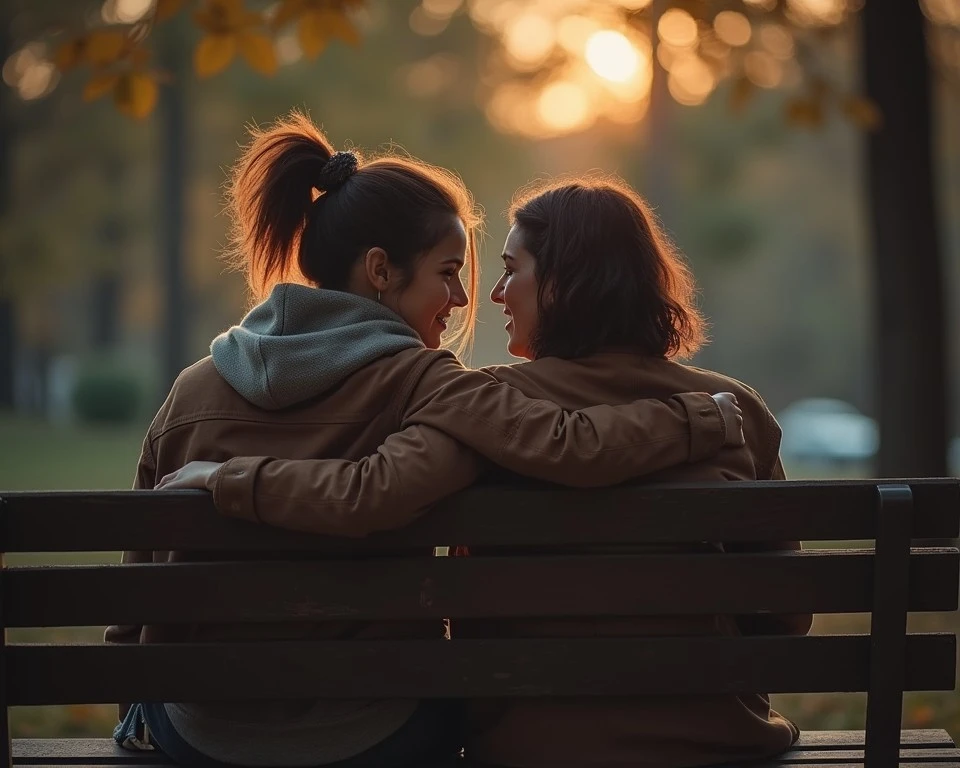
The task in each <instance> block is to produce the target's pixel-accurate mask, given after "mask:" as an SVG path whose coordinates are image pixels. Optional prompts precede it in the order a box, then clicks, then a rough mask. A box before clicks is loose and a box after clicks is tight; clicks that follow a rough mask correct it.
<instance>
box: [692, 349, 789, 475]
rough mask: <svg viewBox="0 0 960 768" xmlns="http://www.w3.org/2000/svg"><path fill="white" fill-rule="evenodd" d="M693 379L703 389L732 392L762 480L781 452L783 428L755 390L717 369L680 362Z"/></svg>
mask: <svg viewBox="0 0 960 768" xmlns="http://www.w3.org/2000/svg"><path fill="white" fill-rule="evenodd" d="M675 365H678V366H679V367H680V368H683V369H685V370H686V371H687V374H688V376H689V377H690V379H691V380H692V381H700V382H702V383H703V387H702V389H703V391H705V392H710V393H711V394H716V393H717V392H733V394H735V395H736V396H737V402H738V403H739V404H740V409H741V410H742V411H743V429H744V434H745V436H746V438H747V444H748V445H749V446H751V450H752V451H753V453H754V456H755V457H756V464H757V477H758V478H761V479H765V478H767V477H768V476H769V474H770V472H771V471H773V468H774V465H775V464H776V462H777V460H778V458H779V454H780V438H781V435H782V431H781V429H780V425H779V424H778V423H777V419H776V417H775V416H774V415H773V412H772V411H771V410H770V408H769V407H768V406H767V404H766V402H765V401H764V399H763V397H762V396H761V395H760V393H759V392H757V390H755V389H754V388H753V387H751V386H750V385H748V384H745V383H744V382H742V381H740V380H738V379H735V378H733V377H731V376H726V375H724V374H722V373H717V372H716V371H710V370H707V369H704V368H697V367H695V366H691V365H681V364H679V363H676V364H675Z"/></svg>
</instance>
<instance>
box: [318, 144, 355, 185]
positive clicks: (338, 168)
mask: <svg viewBox="0 0 960 768" xmlns="http://www.w3.org/2000/svg"><path fill="white" fill-rule="evenodd" d="M358 166H359V161H358V160H357V156H356V155H355V154H353V152H334V153H333V155H331V156H330V159H329V160H327V162H326V163H324V165H323V169H322V170H321V171H320V178H319V179H318V180H317V189H319V190H320V191H321V192H333V191H334V190H337V189H339V188H340V187H342V186H343V184H344V182H346V180H347V179H349V178H350V177H351V176H353V174H355V173H356V172H357V167H358Z"/></svg>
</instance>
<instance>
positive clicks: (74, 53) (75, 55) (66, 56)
mask: <svg viewBox="0 0 960 768" xmlns="http://www.w3.org/2000/svg"><path fill="white" fill-rule="evenodd" d="M85 45H86V40H85V38H83V37H76V38H74V39H73V40H67V42H65V43H62V44H61V45H60V46H59V47H58V48H57V50H56V51H55V52H54V54H53V63H54V64H55V65H56V67H57V69H59V70H60V71H61V72H69V71H70V70H71V69H73V68H74V67H76V66H77V65H78V64H80V63H82V61H83V49H84V46H85Z"/></svg>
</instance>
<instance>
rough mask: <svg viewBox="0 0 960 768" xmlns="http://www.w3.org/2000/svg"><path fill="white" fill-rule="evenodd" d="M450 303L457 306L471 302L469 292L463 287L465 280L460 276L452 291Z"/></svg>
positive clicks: (463, 305)
mask: <svg viewBox="0 0 960 768" xmlns="http://www.w3.org/2000/svg"><path fill="white" fill-rule="evenodd" d="M450 303H451V304H453V306H455V307H465V306H467V304H469V303H470V299H469V298H468V297H467V292H466V291H465V290H464V289H463V282H462V281H461V280H460V279H459V278H458V279H457V281H456V285H455V286H454V287H453V290H452V291H450Z"/></svg>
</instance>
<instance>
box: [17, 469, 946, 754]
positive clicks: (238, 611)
mask: <svg viewBox="0 0 960 768" xmlns="http://www.w3.org/2000/svg"><path fill="white" fill-rule="evenodd" d="M958 502H960V481H956V480H902V481H884V483H883V484H882V485H878V484H877V482H876V481H872V482H868V481H817V482H783V483H729V484H724V485H709V486H708V485H702V486H700V485H698V486H692V485H686V486H639V485H636V486H621V487H618V488H612V489H605V490H598V491H571V490H567V489H556V488H544V487H538V486H535V485H530V486H519V487H478V488H474V489H471V490H468V491H465V492H463V493H461V494H459V495H457V496H455V497H451V498H450V499H449V500H447V501H446V502H444V503H443V504H442V505H440V506H439V507H438V508H437V509H435V510H433V511H432V512H431V513H430V514H429V515H427V516H425V517H424V518H423V519H422V520H420V521H419V522H418V523H416V524H415V525H412V526H410V527H409V528H406V529H404V530H401V531H395V532H390V533H387V534H380V535H377V536H372V537H370V538H368V539H365V540H359V541H358V540H346V539H343V540H340V539H332V538H324V537H317V536H308V535H304V534H300V533H293V532H288V531H282V530H278V529H270V528H266V527H262V526H257V525H253V524H248V523H244V522H241V521H234V520H229V519H226V518H222V517H220V516H219V515H217V513H216V511H215V510H214V508H213V506H212V503H211V500H210V497H209V496H208V495H207V494H205V493H200V492H143V491H138V492H103V493H11V494H3V496H2V501H0V550H2V551H4V552H65V551H66V552H78V551H103V550H121V549H147V550H149V549H153V550H194V551H204V552H210V553H211V557H213V556H218V557H223V558H229V556H230V553H238V552H244V553H251V552H260V553H264V554H263V558H262V559H256V560H245V561H241V562H224V561H220V562H209V563H207V562H203V563H193V562H192V563H178V564H172V565H168V564H164V565H136V566H129V565H128V566H123V567H120V566H102V565H100V566H61V567H51V566H45V567H38V568H4V569H3V570H2V572H0V627H27V626H29V627H53V626H89V625H99V624H108V623H109V624H165V623H204V622H221V621H222V622H257V621H303V620H311V621H315V620H342V619H344V618H349V619H357V620H372V621H375V620H392V619H428V618H436V619H441V618H445V617H451V618H467V617H490V618H507V617H539V616H569V617H600V616H644V615H694V614H701V615H703V614H717V613H727V614H737V615H750V614H771V613H773V614H778V613H808V612H809V613H872V614H873V615H872V622H871V627H872V628H871V633H870V634H869V635H851V636H814V637H773V636H771V637H757V636H752V637H683V638H656V637H650V638H596V639H577V640H570V639H510V640H454V641H453V642H438V641H435V640H403V641H388V640H381V641H349V642H347V641H315V642H253V643H242V644H241V643H234V644H230V643H208V644H182V645H138V646H103V645H77V644H73V645H57V646H40V645H24V644H20V645H17V644H5V645H4V646H3V647H2V653H3V657H2V661H3V663H2V664H0V704H3V705H4V706H14V705H25V704H58V703H96V702H117V701H136V700H144V701H146V700H155V701H190V700H194V701H199V700H205V699H229V698H243V697H275V698H279V697H293V698H295V697H310V696H330V697H414V698H417V697H447V696H451V697H453V696H463V697H478V696H542V695H551V696H591V695H625V694H641V693H643V694H671V693H672V694H676V693H690V694H696V693H718V692H750V691H764V692H771V693H777V692H815V691H867V692H868V694H869V698H868V715H867V760H868V761H869V762H870V763H871V764H873V765H880V764H881V763H882V764H891V765H893V764H895V763H896V756H897V749H898V744H899V728H900V718H901V706H902V703H901V702H902V692H903V691H904V690H952V689H953V687H954V679H955V637H954V635H952V634H926V635H923V634H908V633H907V632H906V614H907V612H908V611H950V610H956V608H957V593H958V578H960V558H958V553H957V550H955V549H952V548H943V547H923V546H917V547H915V548H913V549H911V545H912V543H916V544H918V545H919V544H922V543H924V542H923V541H922V540H924V539H926V540H930V539H936V540H944V539H953V538H956V537H957V536H958V533H960V530H958V528H960V503H958ZM798 539H799V540H803V541H805V542H816V541H831V542H835V541H841V540H847V541H850V540H855V541H862V540H875V541H876V546H875V548H860V549H855V550H836V549H833V550H814V549H811V550H809V551H806V552H804V553H800V554H798V553H790V554H787V553H743V554H729V553H727V554H694V553H690V552H687V553H683V552H678V553H674V554H664V553H660V554H657V553H642V552H637V553H634V554H630V553H627V554H564V555H547V556H544V555H529V554H514V555H510V556H506V557H496V558H489V557H469V558H436V557H432V556H430V553H431V552H432V548H433V547H435V546H445V545H450V544H465V545H470V546H473V547H507V548H523V547H529V548H539V549H541V550H543V549H550V548H563V547H568V548H569V547H584V546H590V545H597V546H604V547H606V546H625V547H631V546H638V545H640V546H642V545H651V544H683V543H694V542H716V541H720V542H725V543H738V544H749V543H751V542H767V541H786V540H798ZM213 553H216V554H215V555H214V554H213ZM664 585H669V588H664ZM131 670H135V673H134V674H131ZM3 720H4V722H3V724H2V725H0V729H3V731H4V733H3V736H4V737H7V743H8V744H9V739H8V736H9V734H8V733H7V732H6V719H5V718H4V719H3ZM891 759H892V760H893V763H890V762H889V761H890V760H891Z"/></svg>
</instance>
